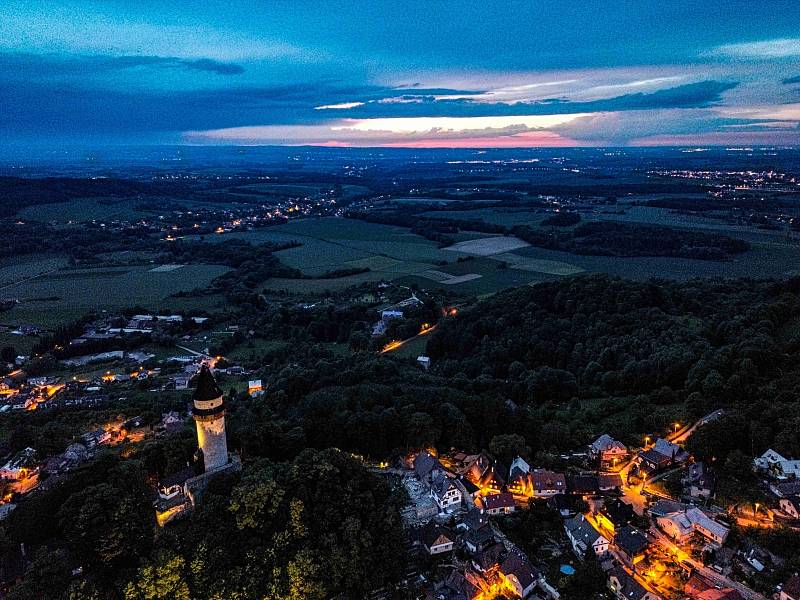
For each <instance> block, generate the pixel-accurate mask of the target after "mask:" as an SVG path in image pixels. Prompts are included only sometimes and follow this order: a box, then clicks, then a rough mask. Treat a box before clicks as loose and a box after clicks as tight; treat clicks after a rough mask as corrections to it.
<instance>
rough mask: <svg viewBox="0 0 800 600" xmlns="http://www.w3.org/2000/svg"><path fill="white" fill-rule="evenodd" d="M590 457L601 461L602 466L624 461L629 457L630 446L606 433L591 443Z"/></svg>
mask: <svg viewBox="0 0 800 600" xmlns="http://www.w3.org/2000/svg"><path fill="white" fill-rule="evenodd" d="M588 454H589V458H591V459H592V460H597V461H599V462H600V466H601V468H603V467H607V466H614V465H618V464H620V463H622V462H623V461H624V460H625V459H626V458H627V457H628V448H627V446H625V444H623V443H622V442H620V441H618V440H615V439H614V438H612V437H611V436H610V435H608V434H607V433H604V434H603V435H601V436H600V437H599V438H597V439H596V440H595V441H594V442H592V443H591V444H589V448H588Z"/></svg>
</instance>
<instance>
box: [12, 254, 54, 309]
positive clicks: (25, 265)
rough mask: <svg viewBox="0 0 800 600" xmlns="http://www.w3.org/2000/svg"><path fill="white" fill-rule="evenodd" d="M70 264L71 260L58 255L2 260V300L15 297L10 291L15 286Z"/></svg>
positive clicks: (38, 255) (32, 255) (30, 255)
mask: <svg viewBox="0 0 800 600" xmlns="http://www.w3.org/2000/svg"><path fill="white" fill-rule="evenodd" d="M68 264H69V259H68V258H67V257H66V256H63V255H58V254H26V255H23V256H19V257H13V258H11V257H7V258H3V259H0V299H2V298H8V297H14V295H13V294H11V293H10V292H9V291H8V290H9V289H10V288H11V287H12V286H13V285H14V284H16V283H18V282H20V281H23V280H25V279H29V278H31V277H38V276H40V275H41V274H42V273H49V272H51V271H56V270H58V269H61V268H63V267H66V266H67V265H68Z"/></svg>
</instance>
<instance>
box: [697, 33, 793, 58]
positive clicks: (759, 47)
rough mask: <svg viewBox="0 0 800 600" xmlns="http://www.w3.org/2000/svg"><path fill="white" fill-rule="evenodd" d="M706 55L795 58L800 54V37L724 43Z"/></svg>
mask: <svg viewBox="0 0 800 600" xmlns="http://www.w3.org/2000/svg"><path fill="white" fill-rule="evenodd" d="M706 55H707V56H721V57H726V58H734V59H740V60H742V59H750V60H752V59H780V58H793V57H797V56H800V38H781V39H777V40H764V41H761V42H742V43H739V44H724V45H722V46H717V47H716V48H714V49H712V50H711V51H709V52H707V53H706Z"/></svg>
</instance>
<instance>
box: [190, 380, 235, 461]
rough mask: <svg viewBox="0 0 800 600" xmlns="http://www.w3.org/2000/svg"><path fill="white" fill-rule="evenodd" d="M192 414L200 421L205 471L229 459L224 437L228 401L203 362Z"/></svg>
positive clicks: (201, 447) (199, 444) (199, 429)
mask: <svg viewBox="0 0 800 600" xmlns="http://www.w3.org/2000/svg"><path fill="white" fill-rule="evenodd" d="M192 400H193V406H192V416H194V421H195V424H196V425H197V445H198V446H199V447H200V450H202V451H203V463H204V464H205V469H206V471H211V470H212V469H216V468H218V467H221V466H223V465H225V464H227V463H228V443H227V442H226V441H225V401H224V400H223V398H222V390H220V389H219V386H218V385H217V382H216V381H215V380H214V376H213V375H212V374H211V371H210V370H209V368H208V367H207V366H205V365H203V368H202V369H200V374H199V375H198V377H197V386H196V387H195V389H194V395H193V396H192Z"/></svg>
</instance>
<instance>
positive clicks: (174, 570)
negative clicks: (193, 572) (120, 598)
mask: <svg viewBox="0 0 800 600" xmlns="http://www.w3.org/2000/svg"><path fill="white" fill-rule="evenodd" d="M185 572H186V561H185V560H184V558H183V557H182V556H180V555H179V554H175V553H174V552H170V551H163V552H159V553H158V554H157V555H156V557H155V560H154V561H153V562H152V563H150V564H148V565H146V566H144V567H142V568H140V569H139V570H138V572H137V574H136V579H134V581H132V582H130V583H129V584H128V585H127V586H126V587H125V600H191V598H192V596H191V593H190V591H189V585H188V583H186V576H185Z"/></svg>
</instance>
